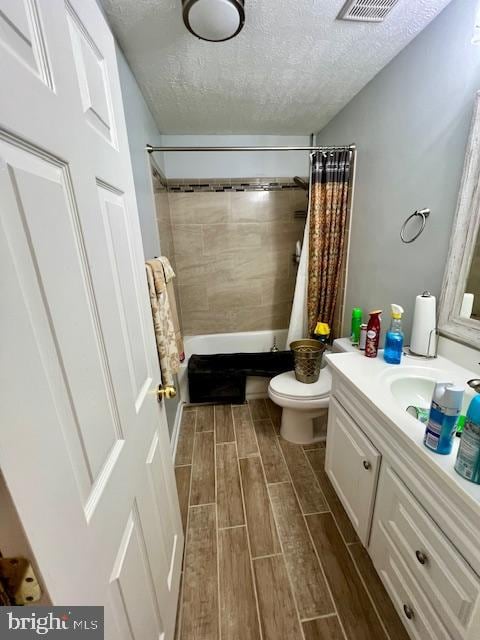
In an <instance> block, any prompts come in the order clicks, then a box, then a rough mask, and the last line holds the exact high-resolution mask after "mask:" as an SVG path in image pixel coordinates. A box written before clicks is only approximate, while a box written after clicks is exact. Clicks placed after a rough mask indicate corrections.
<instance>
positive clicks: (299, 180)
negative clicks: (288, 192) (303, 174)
mask: <svg viewBox="0 0 480 640" xmlns="http://www.w3.org/2000/svg"><path fill="white" fill-rule="evenodd" d="M293 181H294V183H295V184H296V185H297V186H298V187H300V188H301V189H305V191H308V184H307V183H306V182H305V180H304V179H303V178H299V177H298V176H294V178H293Z"/></svg>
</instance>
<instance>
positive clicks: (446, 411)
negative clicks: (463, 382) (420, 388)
mask: <svg viewBox="0 0 480 640" xmlns="http://www.w3.org/2000/svg"><path fill="white" fill-rule="evenodd" d="M463 393H464V389H463V387H457V386H455V385H454V384H453V383H452V382H437V384H436V385H435V389H434V391H433V398H432V405H431V407H430V415H429V417H428V423H427V428H426V430H425V437H424V439H423V443H424V445H425V446H426V447H428V448H429V449H431V450H432V451H435V453H440V454H442V455H448V454H449V453H451V451H452V447H453V440H454V437H455V431H456V429H457V420H458V416H459V415H460V412H461V409H462V403H463Z"/></svg>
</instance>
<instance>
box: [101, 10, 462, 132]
mask: <svg viewBox="0 0 480 640" xmlns="http://www.w3.org/2000/svg"><path fill="white" fill-rule="evenodd" d="M449 1H450V0H400V1H399V2H398V4H397V5H396V6H395V8H394V9H393V10H392V12H391V13H390V15H389V16H388V17H387V18H386V20H385V22H383V23H380V24H375V23H360V22H342V21H338V20H335V17H336V15H337V14H338V12H339V10H340V8H341V7H342V6H343V4H344V0H246V2H245V5H246V6H245V12H246V22H245V27H244V28H243V31H242V32H241V33H240V34H239V35H238V36H237V37H236V38H234V39H233V40H229V41H227V42H221V43H210V42H203V41H201V40H198V39H197V38H195V37H194V36H192V35H191V34H190V33H189V32H188V31H187V29H186V28H185V26H184V25H183V22H182V17H181V0H101V2H102V5H103V7H104V9H105V11H106V13H107V17H108V19H109V21H110V23H111V26H112V28H113V30H114V32H115V35H116V36H117V38H118V40H119V42H120V46H121V47H122V49H123V51H124V53H125V55H126V57H127V59H128V61H129V64H130V66H131V68H132V70H133V72H134V74H135V76H136V78H137V81H138V83H139V84H140V87H141V89H142V92H143V94H144V96H145V98H146V100H147V102H148V104H149V107H150V109H151V111H152V113H153V115H154V117H155V119H156V121H157V124H158V126H159V129H160V130H161V131H162V132H165V133H277V134H279V133H284V134H302V133H310V132H312V131H318V130H319V129H321V128H322V127H323V126H324V125H325V124H326V123H327V122H328V121H329V120H330V119H331V118H332V117H333V116H334V115H335V114H336V113H338V111H339V110H340V109H341V108H342V107H343V106H344V105H345V104H346V103H347V102H348V101H349V100H350V99H351V98H352V97H353V96H354V95H355V94H356V93H357V92H358V91H359V90H360V89H361V88H362V87H363V86H364V85H365V84H366V83H367V82H368V81H369V80H370V79H371V78H372V77H373V76H374V75H375V74H376V73H378V71H380V69H382V67H384V66H385V65H386V64H387V63H388V62H389V61H390V60H391V59H392V58H393V57H394V56H395V55H396V54H397V53H398V52H399V51H401V49H403V48H404V47H405V46H406V45H407V44H408V43H409V42H410V41H411V40H412V39H413V38H414V37H415V35H417V33H419V32H420V31H421V30H422V29H423V28H424V27H425V26H426V25H427V24H428V23H429V22H430V21H431V20H432V19H433V18H434V17H435V16H436V15H437V14H438V13H440V11H441V10H442V9H443V8H444V7H445V6H446V5H447V4H448V3H449Z"/></svg>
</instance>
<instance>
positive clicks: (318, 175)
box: [287, 149, 352, 346]
mask: <svg viewBox="0 0 480 640" xmlns="http://www.w3.org/2000/svg"><path fill="white" fill-rule="evenodd" d="M351 156H352V152H351V151H350V150H343V149H342V150H338V151H329V152H323V151H317V152H315V153H312V154H311V156H310V158H311V162H310V193H309V206H308V216H307V221H306V225H305V232H304V240H303V247H302V255H301V257H300V264H299V267H298V273H297V281H296V285H295V294H294V299H293V306H292V314H291V318H290V327H289V331H288V337H287V346H288V344H290V342H291V341H292V340H297V339H299V338H304V337H308V336H309V335H310V334H311V333H312V332H313V330H314V329H315V325H316V324H317V322H328V324H329V325H330V327H332V325H333V321H334V315H335V304H336V301H337V296H338V289H339V285H340V281H341V270H342V261H343V255H344V247H345V241H346V232H347V222H348V203H349V190H350V178H351Z"/></svg>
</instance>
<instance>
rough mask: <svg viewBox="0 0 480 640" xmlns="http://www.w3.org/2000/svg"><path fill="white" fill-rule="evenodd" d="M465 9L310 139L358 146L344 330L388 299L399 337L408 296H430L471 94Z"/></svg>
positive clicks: (450, 10) (477, 73) (473, 55)
mask: <svg viewBox="0 0 480 640" xmlns="http://www.w3.org/2000/svg"><path fill="white" fill-rule="evenodd" d="M475 7H476V0H454V1H453V2H452V3H451V4H450V5H448V6H447V7H446V9H445V10H444V11H443V12H442V13H441V14H440V15H439V16H438V17H437V18H436V19H435V20H434V21H433V22H432V23H431V24H430V25H429V26H428V27H427V28H426V29H425V30H424V31H423V32H422V33H420V34H419V35H418V36H417V38H415V40H413V41H412V42H411V44H410V45H409V46H408V47H406V48H405V49H404V50H403V51H402V52H401V53H400V54H399V55H398V56H397V57H396V58H395V59H394V60H393V61H392V62H391V63H390V64H389V65H388V66H387V67H385V68H384V69H383V70H382V71H381V72H380V73H379V74H378V75H377V76H376V77H375V78H374V79H373V80H372V81H371V82H370V83H369V84H368V85H367V86H366V87H365V88H364V89H363V90H362V91H361V92H360V93H358V94H357V96H356V97H355V98H353V99H352V100H351V102H350V103H349V104H348V105H347V106H346V107H345V108H344V109H343V110H342V111H341V112H340V113H339V114H338V115H337V116H336V117H335V118H334V119H333V120H332V121H331V122H330V123H329V124H328V125H327V126H326V127H325V128H324V129H323V130H322V131H321V132H320V134H319V136H318V142H319V143H321V144H336V143H339V142H342V143H343V142H345V141H347V142H355V143H356V144H357V146H358V163H357V177H356V186H355V198H354V209H353V220H352V233H351V243H350V263H349V269H348V283H347V300H346V321H347V322H346V324H348V323H349V318H348V316H349V313H350V310H351V308H352V307H353V306H360V307H362V308H363V309H364V310H366V311H368V310H369V309H377V308H382V309H384V311H387V310H388V309H389V305H390V303H391V302H397V303H399V304H401V305H402V306H404V307H405V310H406V328H407V333H409V331H410V325H411V318H412V312H413V304H414V300H415V296H416V295H417V294H418V293H421V292H422V291H423V290H425V289H429V290H430V291H432V293H434V294H435V295H437V296H438V295H439V294H440V289H441V283H442V278H443V271H444V267H445V262H446V257H447V251H448V245H449V240H450V234H451V227H452V221H453V216H454V213H455V207H456V201H457V195H458V188H459V183H460V177H461V172H462V166H463V160H464V155H465V147H466V142H467V137H468V131H469V126H470V120H471V115H472V108H473V103H474V96H475V93H476V91H477V90H478V89H480V47H479V46H474V45H472V44H471V38H472V34H473V25H474V13H475ZM387 19H388V18H387ZM423 207H429V208H430V209H431V210H432V213H431V216H430V218H429V220H428V223H427V228H426V230H425V232H424V234H423V235H422V236H421V237H420V238H419V239H418V240H417V241H416V242H414V243H413V244H410V245H405V244H402V243H401V241H400V238H399V232H400V227H401V226H402V222H403V220H404V219H405V217H406V216H407V215H409V214H410V213H411V212H413V211H414V210H415V209H419V208H423ZM384 316H385V317H387V314H386V313H385V314H384ZM384 324H387V323H386V322H385V323H384Z"/></svg>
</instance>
